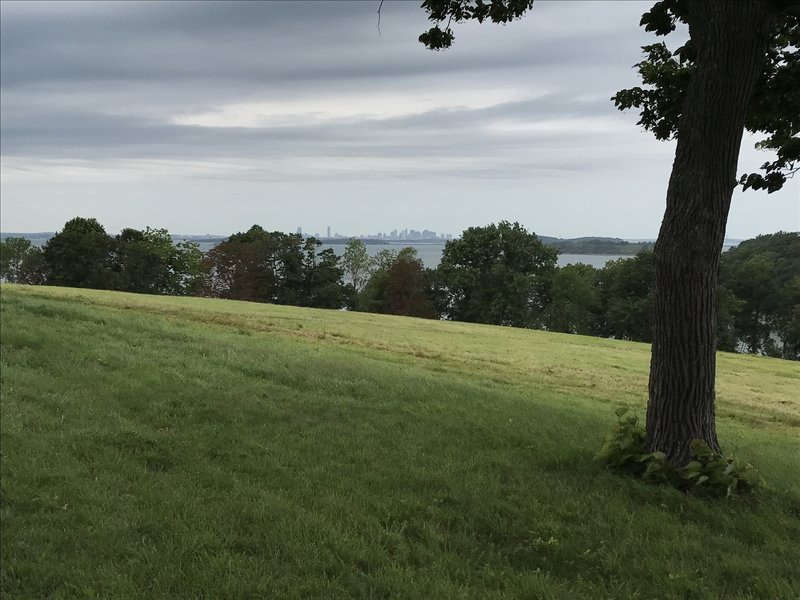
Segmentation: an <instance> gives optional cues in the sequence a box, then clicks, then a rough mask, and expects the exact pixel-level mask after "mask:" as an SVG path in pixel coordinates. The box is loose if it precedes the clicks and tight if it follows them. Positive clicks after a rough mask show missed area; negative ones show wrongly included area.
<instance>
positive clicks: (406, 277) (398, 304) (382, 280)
mask: <svg viewBox="0 0 800 600" xmlns="http://www.w3.org/2000/svg"><path fill="white" fill-rule="evenodd" d="M373 265H374V268H373V271H372V275H371V276H370V278H369V281H367V283H366V285H365V286H364V289H363V290H362V292H361V293H360V294H359V297H358V303H357V307H358V309H359V310H363V311H366V312H378V313H385V314H391V315H403V316H407V317H423V318H427V319H432V318H436V316H437V314H436V311H435V309H434V307H433V303H432V301H431V274H430V272H429V271H428V270H427V269H425V266H424V265H423V264H422V259H420V258H419V256H417V251H416V250H415V249H414V248H403V249H402V250H400V252H397V251H396V250H390V249H388V248H385V249H383V250H381V251H379V252H378V254H377V255H376V256H375V257H374V259H373Z"/></svg>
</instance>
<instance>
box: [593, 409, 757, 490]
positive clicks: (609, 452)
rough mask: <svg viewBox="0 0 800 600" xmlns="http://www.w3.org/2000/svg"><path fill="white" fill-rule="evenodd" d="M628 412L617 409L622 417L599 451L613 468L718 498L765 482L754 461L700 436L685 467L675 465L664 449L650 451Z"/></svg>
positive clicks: (603, 460)
mask: <svg viewBox="0 0 800 600" xmlns="http://www.w3.org/2000/svg"><path fill="white" fill-rule="evenodd" d="M627 412H628V409H627V408H624V407H621V408H618V409H617V410H616V411H615V413H616V415H617V417H618V418H619V419H618V421H617V423H616V424H615V425H614V427H613V428H612V430H611V432H610V433H609V434H608V435H607V436H606V438H605V440H604V442H603V445H602V446H601V447H600V450H599V451H598V452H597V454H596V455H595V459H596V460H598V461H600V462H602V463H603V464H604V465H606V466H607V467H608V468H609V469H610V470H611V471H614V472H617V473H624V474H626V475H632V476H633V477H636V478H639V479H642V480H644V481H648V482H652V483H659V484H667V485H671V486H672V487H675V488H677V489H679V490H681V491H684V492H687V493H692V494H695V495H698V496H708V497H715V498H720V497H723V498H731V497H734V496H741V495H745V494H750V493H752V492H754V491H755V490H756V489H757V488H759V487H762V486H763V485H764V482H763V480H762V479H761V478H760V477H759V475H758V472H757V471H756V470H755V469H754V468H753V466H752V465H750V464H745V465H741V464H739V463H737V462H736V461H735V460H734V459H733V458H732V457H730V456H728V457H726V456H723V455H722V454H720V453H718V452H715V451H714V450H712V449H711V448H710V447H709V446H708V444H706V443H705V442H704V441H703V440H699V439H696V440H693V441H692V442H691V457H692V460H691V461H689V462H688V463H687V464H685V465H683V466H682V467H675V466H673V465H671V464H670V463H669V461H668V460H667V456H666V454H664V453H663V452H648V451H647V448H646V446H645V442H644V440H645V431H644V428H643V427H642V426H641V424H640V423H639V419H638V418H637V417H635V416H633V415H627ZM626 415H627V416H626Z"/></svg>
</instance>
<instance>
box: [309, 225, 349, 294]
mask: <svg viewBox="0 0 800 600" xmlns="http://www.w3.org/2000/svg"><path fill="white" fill-rule="evenodd" d="M321 246H322V242H321V241H320V240H318V239H317V238H315V237H309V238H307V239H306V240H305V242H304V244H303V250H304V254H305V256H304V259H303V267H302V268H303V284H304V285H303V293H302V295H301V297H300V298H299V300H298V302H297V306H310V307H312V308H342V307H344V306H345V305H346V304H347V299H348V297H349V294H348V291H347V288H346V286H345V285H344V283H343V282H342V277H343V276H344V270H343V269H342V267H341V266H340V264H339V262H340V259H339V257H338V256H336V252H334V251H333V249H332V248H326V249H325V250H320V249H319V248H320V247H321Z"/></svg>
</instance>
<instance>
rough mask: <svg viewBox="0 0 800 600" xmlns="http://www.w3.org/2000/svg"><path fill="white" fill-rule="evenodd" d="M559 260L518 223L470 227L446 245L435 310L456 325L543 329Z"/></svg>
mask: <svg viewBox="0 0 800 600" xmlns="http://www.w3.org/2000/svg"><path fill="white" fill-rule="evenodd" d="M557 257H558V252H557V251H556V250H554V249H552V248H549V247H547V246H545V245H544V244H543V243H542V242H541V241H540V240H539V238H537V237H536V235H535V234H533V233H528V231H527V230H526V229H525V228H524V227H522V226H521V225H520V224H519V223H509V222H508V221H501V222H500V223H498V224H497V225H494V224H492V225H488V226H487V227H470V228H469V229H467V230H466V231H465V232H463V233H462V234H461V237H460V238H458V239H454V240H450V241H448V242H447V243H446V244H445V247H444V251H443V252H442V260H441V262H440V263H439V266H438V268H437V269H436V271H437V272H436V287H437V290H436V298H437V301H438V302H439V303H440V306H438V307H437V308H439V309H440V310H441V312H442V314H443V315H444V316H445V317H446V318H448V319H452V320H454V321H468V322H472V323H492V324H495V325H511V326H514V327H541V326H542V324H543V323H544V320H545V315H544V309H545V308H546V306H547V305H548V303H549V300H550V299H549V288H550V282H551V279H552V277H553V274H554V272H555V265H556V259H557Z"/></svg>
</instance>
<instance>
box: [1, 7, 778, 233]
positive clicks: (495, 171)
mask: <svg viewBox="0 0 800 600" xmlns="http://www.w3.org/2000/svg"><path fill="white" fill-rule="evenodd" d="M378 4H379V3H378V2H377V1H376V2H345V3H342V2H313V3H312V2H282V3H279V2H146V3H137V2H130V3H127V2H107V3H104V2H84V3H66V2H57V3H45V2H30V3H22V2H20V3H17V2H4V3H0V17H2V18H0V34H1V35H0V99H1V100H2V111H0V127H2V136H0V154H2V156H3V169H4V179H3V182H2V187H3V196H4V200H5V202H4V203H3V206H2V207H0V208H2V210H3V218H4V224H3V225H4V228H9V227H13V228H16V229H24V226H23V225H13V222H14V221H16V222H19V223H27V222H30V223H32V222H33V221H34V220H35V219H36V218H40V217H41V215H43V214H44V215H51V214H52V215H53V218H54V219H56V218H61V215H62V214H64V211H65V210H67V209H66V208H64V203H65V202H67V204H69V205H70V206H71V205H73V204H74V206H75V207H79V206H83V204H81V202H82V201H80V200H76V199H77V198H80V197H81V193H83V194H84V195H87V194H88V195H91V194H94V193H96V192H95V190H97V189H98V187H97V186H98V185H100V184H98V183H97V181H102V182H106V183H103V184H102V185H108V186H109V187H108V188H106V189H108V190H110V189H117V188H114V185H112V183H108V182H109V181H111V182H113V181H114V180H113V174H114V173H119V180H120V181H123V180H124V181H125V185H126V186H127V188H126V189H134V188H136V189H139V190H140V194H142V195H148V194H149V195H152V196H153V197H159V198H162V201H161V202H160V203H159V204H158V206H157V207H156V208H157V209H158V211H161V212H159V213H158V214H159V215H161V216H162V217H163V219H164V221H165V223H164V224H165V225H166V224H168V223H167V222H174V221H175V220H177V219H179V218H180V217H181V216H184V217H185V211H184V210H183V206H182V199H181V198H180V197H177V196H169V198H167V197H165V194H167V191H166V190H170V191H169V194H173V193H174V192H173V190H175V189H182V190H186V191H187V193H194V194H195V195H197V196H202V195H203V194H204V193H206V192H207V191H208V189H209V188H208V186H207V184H205V183H202V182H208V181H210V180H213V181H215V182H219V183H218V184H215V185H218V186H219V187H215V188H213V189H215V190H218V193H219V194H222V195H231V194H235V195H238V196H237V197H241V196H242V195H244V196H248V197H251V196H252V197H253V198H256V197H259V196H263V195H274V194H276V193H280V194H281V196H282V197H285V198H286V202H285V203H284V204H285V205H283V206H277V207H273V208H274V211H273V213H272V214H273V216H274V218H276V219H278V220H279V222H278V223H274V224H273V226H276V227H287V228H292V229H293V227H294V226H295V225H293V223H296V222H297V220H298V219H299V218H300V217H299V216H298V212H297V211H298V207H299V206H315V207H317V208H316V210H320V209H319V207H318V205H317V204H316V200H315V198H316V196H320V197H324V196H328V195H330V194H334V195H336V197H339V198H351V197H352V198H353V200H352V202H356V203H359V202H368V201H369V202H375V204H374V206H375V209H374V210H373V211H372V214H367V211H364V210H363V209H359V210H355V211H353V212H350V213H347V215H346V216H345V217H343V218H344V219H350V220H352V222H353V223H354V225H353V228H354V229H359V228H363V229H371V230H376V229H379V228H384V229H386V228H388V225H390V223H384V219H383V218H382V216H381V211H382V210H387V211H388V208H383V207H382V206H381V205H379V201H378V200H376V199H375V198H374V197H373V196H369V197H366V196H363V197H362V196H361V194H364V193H366V192H364V191H363V190H361V188H360V187H359V186H358V185H357V182H358V181H359V180H363V181H370V182H376V183H380V182H381V181H383V182H385V186H386V187H389V186H391V185H394V184H395V183H396V182H398V181H402V182H408V184H409V185H413V186H416V187H414V188H413V192H410V193H412V195H414V196H415V197H420V198H424V197H425V195H426V194H427V193H429V190H431V189H432V186H434V184H436V182H447V187H446V188H445V189H446V190H447V191H446V192H441V191H440V192H437V198H439V201H440V202H442V203H444V204H446V203H447V202H451V201H455V200H453V199H454V198H458V199H460V200H459V201H462V202H464V207H463V209H462V210H461V211H460V212H459V215H458V218H455V217H454V218H453V224H452V225H447V224H444V223H439V224H438V225H437V224H436V223H430V225H433V226H436V227H438V228H440V229H443V228H452V229H457V228H458V227H460V226H462V225H464V226H466V225H474V224H481V223H483V222H485V221H486V220H487V219H489V218H494V213H492V212H491V211H490V210H489V209H488V208H487V206H486V202H485V198H484V197H483V196H479V195H476V193H475V191H474V189H468V188H467V187H462V186H479V185H483V184H486V185H491V186H495V187H496V188H497V189H500V187H498V186H500V184H499V183H498V182H503V183H502V186H503V187H502V189H504V190H506V191H505V192H504V193H506V194H507V195H508V196H507V198H508V200H507V202H504V203H500V204H497V203H495V204H496V205H501V204H502V206H504V207H506V208H507V209H508V210H509V211H511V212H512V213H514V214H504V215H502V217H503V218H510V219H512V220H513V219H518V220H521V221H523V222H524V221H525V219H526V218H527V217H526V215H528V216H530V214H531V213H530V211H531V210H533V209H532V208H531V205H530V204H526V202H525V197H526V194H525V192H524V191H523V190H524V189H525V187H526V186H528V187H529V188H531V189H537V188H538V187H539V186H540V184H541V186H543V187H542V188H541V189H543V190H544V189H547V190H558V189H559V186H561V189H563V190H569V193H571V194H576V195H582V194H584V195H586V196H587V197H588V196H591V195H593V194H594V195H598V194H599V195H605V196H606V197H607V199H608V201H609V202H612V203H613V202H615V201H616V202H620V203H622V202H630V201H632V200H631V197H630V194H631V193H632V192H631V190H637V189H642V190H644V189H648V190H654V191H655V192H656V193H657V195H656V197H655V198H654V199H653V200H652V201H651V202H650V203H649V206H651V208H650V209H649V210H650V213H649V214H648V217H647V222H646V224H642V225H636V224H629V226H630V234H629V235H630V236H631V237H640V236H646V235H653V234H654V233H655V230H656V229H657V226H658V222H659V221H660V211H661V210H662V207H661V198H662V197H663V187H664V186H665V183H666V173H667V171H668V168H669V162H670V159H669V154H670V147H669V146H668V145H663V144H658V143H656V142H654V141H653V140H652V139H651V138H649V137H648V136H647V135H646V134H642V133H640V132H639V131H638V130H637V128H636V126H635V125H634V122H635V118H634V116H633V115H627V116H623V115H621V114H619V113H617V112H616V111H615V109H614V107H613V106H612V104H611V103H610V102H609V100H608V98H609V96H610V95H611V94H612V93H613V92H614V91H615V90H617V89H620V88H621V87H626V86H630V85H635V84H636V82H637V81H636V77H635V73H634V72H633V71H632V69H630V66H631V65H632V64H633V63H634V62H636V61H637V60H639V57H640V51H639V46H640V45H642V44H645V43H649V42H650V41H652V40H651V38H650V37H649V36H648V35H647V34H645V33H644V32H643V31H642V30H641V29H640V28H638V27H637V23H638V18H639V15H640V14H641V13H642V12H644V10H646V8H647V6H648V3H646V2H644V3H634V2H611V3H602V2H582V3H568V2H541V1H540V0H537V2H536V4H535V7H534V10H533V12H532V14H531V15H529V16H528V17H526V18H525V19H523V20H521V21H519V22H515V23H512V24H510V25H508V26H506V27H497V26H493V25H482V26H478V25H475V24H469V25H463V26H458V27H457V28H456V45H455V47H454V48H453V49H451V50H449V51H447V52H443V53H432V52H429V51H427V50H425V49H424V48H423V47H422V46H421V45H420V44H419V43H418V42H417V41H416V38H417V36H418V35H419V33H421V32H422V31H423V30H424V29H426V28H427V27H428V22H427V20H426V17H425V14H424V12H423V11H422V10H421V9H420V8H419V7H418V6H417V5H416V4H415V3H407V2H386V3H385V4H384V7H383V10H382V22H381V30H380V32H379V31H378V29H377V15H376V10H377V7H378ZM248 111H249V112H248ZM250 113H252V114H250ZM201 123H202V124H201ZM751 155H752V152H751V154H750V155H748V156H751ZM746 158H747V157H746ZM659 177H660V178H661V180H660V181H662V182H663V183H660V184H658V186H660V187H658V186H656V184H655V183H654V181H659V180H658V178H659ZM640 178H641V179H640ZM173 179H177V180H179V181H180V184H175V185H173V184H172V183H169V182H170V181H172V180H173ZM600 179H602V180H603V182H604V185H607V186H608V188H609V189H607V190H603V191H602V192H599V191H598V187H599V185H598V181H599V180H600ZM317 180H318V181H320V182H321V183H320V184H319V186H320V187H317V188H315V187H314V185H315V184H313V182H314V181H317ZM461 181H463V182H464V183H463V184H462V183H459V182H461ZM637 181H640V182H641V183H639V184H637V183H636V182H637ZM226 182H231V183H226ZM236 182H239V183H241V185H238V184H236ZM244 182H250V183H252V186H254V187H242V186H243V185H244ZM414 182H417V183H414ZM480 182H483V183H480ZM403 185H405V183H404V184H403ZM436 185H438V184H436ZM59 186H60V187H59ZM200 186H205V187H203V188H202V189H201V187H200ZM259 186H261V187H259ZM276 186H279V187H276ZM322 186H324V187H322ZM334 188H335V189H334ZM378 189H380V188H378ZM90 190H91V192H90ZM234 190H235V191H234ZM292 190H294V191H292ZM581 190H583V191H581ZM190 191H191V192H190ZM369 193H370V194H374V193H375V191H374V190H373V189H372V188H370V192H369ZM442 194H450V195H451V196H452V197H451V198H450V199H449V200H448V199H446V198H443V196H442ZM626 194H627V195H628V196H625V195H626ZM122 196H124V194H121V195H120V197H122ZM389 197H391V194H389ZM64 198H71V199H72V200H69V201H66V200H64ZM615 198H618V200H615ZM252 202H253V203H252V204H249V205H248V204H247V202H245V201H244V200H242V204H241V206H240V209H239V210H241V211H246V210H247V209H246V208H245V207H246V206H252V207H255V206H256V204H255V202H256V201H255V200H253V201H252ZM70 203H72V204H70ZM428 204H429V206H428V207H427V208H425V206H424V203H423V204H421V205H420V206H421V208H420V211H421V212H420V214H419V216H418V217H415V220H414V221H413V222H409V223H407V225H408V226H418V225H424V224H425V222H424V221H425V218H426V217H425V214H424V213H425V210H428V211H429V214H431V215H438V214H439V213H438V212H437V211H436V210H434V208H433V207H432V206H430V203H428ZM91 206H92V210H94V211H100V212H102V213H104V214H108V215H116V212H115V211H117V212H118V210H119V207H118V206H116V205H114V204H113V202H112V201H110V200H109V201H108V202H107V203H106V204H102V203H99V201H98V202H96V203H93V204H92V205H91ZM144 206H145V205H144V204H143V205H142V210H143V211H144V210H154V208H153V207H152V206H149V205H148V206H149V208H147V209H145V208H144ZM347 206H349V205H348V204H347V202H345V201H342V203H341V207H342V210H343V211H345V212H347V211H348V210H349V209H348V208H347ZM359 206H360V205H359ZM254 210H255V208H254ZM551 210H552V218H553V219H554V221H553V222H556V221H555V219H557V218H560V217H563V218H565V219H570V220H571V221H572V226H574V231H573V232H574V233H575V234H597V233H609V234H618V235H621V234H623V233H624V231H623V230H622V229H620V228H619V225H618V221H619V220H618V219H617V222H614V221H613V220H608V221H606V222H603V221H602V220H601V221H598V220H597V216H596V215H592V217H591V219H587V220H585V221H582V220H581V219H582V218H583V215H581V214H579V213H580V212H581V211H576V210H574V209H572V210H571V212H570V213H564V214H562V213H560V212H559V209H558V208H557V207H553V208H552V209H551ZM610 212H611V213H612V214H613V210H610ZM66 214H70V213H69V212H67V213H66ZM300 214H302V213H300ZM783 214H785V213H783ZM56 215H57V216H56ZM94 216H98V217H100V218H101V220H102V217H103V214H96V215H94ZM109 218H111V217H109ZM328 218H330V217H328ZM391 218H395V217H391ZM431 218H434V217H433V216H432V217H431ZM435 218H443V217H440V216H436V217H435ZM538 218H541V215H539V217H538ZM732 218H735V215H734V217H732ZM777 218H784V219H785V216H784V217H780V216H779V217H777ZM9 220H11V221H12V223H8V221H9ZM249 220H251V219H249V218H247V219H245V221H249ZM210 221H211V222H216V221H215V220H214V219H213V218H210ZM148 222H149V223H151V224H156V225H157V224H159V223H157V222H155V221H154V220H153V219H148ZM130 224H132V225H135V223H130ZM394 225H399V223H395V224H394ZM43 227H44V225H41V226H36V227H32V228H37V229H41V228H43ZM179 229H181V230H184V231H186V228H185V227H179ZM203 229H207V230H208V229H213V228H212V227H210V226H209V227H203ZM537 229H538V228H537ZM634 229H636V231H634ZM543 233H546V232H543ZM552 233H555V234H558V233H559V231H556V230H555V229H554V230H553V231H552ZM561 233H565V231H561Z"/></svg>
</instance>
